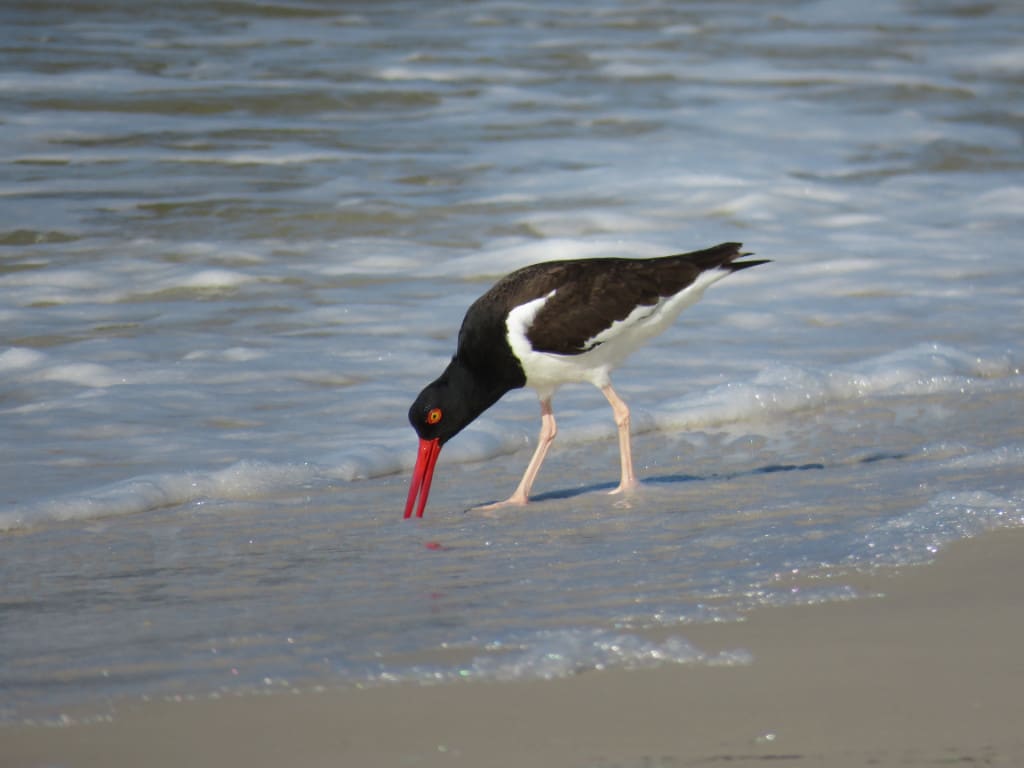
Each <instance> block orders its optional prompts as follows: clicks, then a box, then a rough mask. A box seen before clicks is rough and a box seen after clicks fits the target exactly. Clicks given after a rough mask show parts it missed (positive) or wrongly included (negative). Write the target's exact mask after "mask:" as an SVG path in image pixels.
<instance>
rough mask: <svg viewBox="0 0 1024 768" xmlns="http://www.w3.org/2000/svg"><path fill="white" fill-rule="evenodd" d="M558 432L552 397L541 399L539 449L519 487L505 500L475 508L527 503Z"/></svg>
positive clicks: (495, 507)
mask: <svg viewBox="0 0 1024 768" xmlns="http://www.w3.org/2000/svg"><path fill="white" fill-rule="evenodd" d="M556 434H558V425H557V424H555V414H554V412H553V411H552V410H551V398H547V399H546V400H541V401H540V436H539V437H538V438H537V450H535V451H534V452H533V458H532V459H530V463H529V464H528V465H527V466H526V472H524V473H523V479H522V480H520V481H519V487H518V488H516V489H515V491H514V492H513V493H512V495H511V496H509V497H508V498H507V499H505V501H499V502H496V503H494V504H484V505H483V506H479V507H473V509H474V510H479V511H486V510H489V509H497V508H499V507H509V506H522V505H523V504H526V502H527V501H529V499H530V489H531V488H532V487H533V481H534V480H535V479H536V478H537V473H538V472H539V471H540V465H541V464H543V463H544V457H545V456H547V453H548V448H550V447H551V443H552V442H553V441H554V439H555V435H556Z"/></svg>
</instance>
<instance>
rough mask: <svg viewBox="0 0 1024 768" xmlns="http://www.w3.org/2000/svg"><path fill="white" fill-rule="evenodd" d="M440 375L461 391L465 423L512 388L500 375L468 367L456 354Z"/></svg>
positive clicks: (456, 389)
mask: <svg viewBox="0 0 1024 768" xmlns="http://www.w3.org/2000/svg"><path fill="white" fill-rule="evenodd" d="M441 377H442V378H447V379H448V381H449V383H450V385H451V386H452V387H453V388H454V389H455V391H457V392H460V393H462V395H463V397H462V398H461V399H462V402H461V403H460V406H461V407H462V408H463V409H465V414H464V415H465V417H466V422H467V423H469V422H470V421H472V420H473V419H475V418H476V417H477V416H479V415H480V414H481V413H483V412H484V411H486V410H487V409H488V408H490V407H491V406H492V405H494V404H495V403H496V402H498V400H500V399H501V397H502V395H504V394H505V393H506V392H508V391H509V390H510V389H512V388H513V387H512V386H510V385H509V384H508V383H507V382H505V381H503V380H502V378H501V377H499V376H494V375H491V373H490V372H489V371H486V370H477V369H473V368H470V367H469V366H468V365H466V364H465V362H463V361H462V360H461V359H459V357H458V356H456V357H453V358H452V361H451V362H450V363H449V364H448V367H447V368H446V369H445V371H444V373H443V374H442V375H441Z"/></svg>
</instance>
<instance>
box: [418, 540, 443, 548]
mask: <svg viewBox="0 0 1024 768" xmlns="http://www.w3.org/2000/svg"><path fill="white" fill-rule="evenodd" d="M423 546H425V547H426V548H427V549H444V547H443V546H441V542H440V541H428V542H427V543H426V544H424V545H423Z"/></svg>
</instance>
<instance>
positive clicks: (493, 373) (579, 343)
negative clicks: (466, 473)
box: [405, 243, 768, 517]
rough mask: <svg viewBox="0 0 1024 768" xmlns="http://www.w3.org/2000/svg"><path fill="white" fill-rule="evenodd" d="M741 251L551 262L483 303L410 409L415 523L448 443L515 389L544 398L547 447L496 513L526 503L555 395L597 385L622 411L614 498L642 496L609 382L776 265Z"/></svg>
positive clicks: (550, 426)
mask: <svg viewBox="0 0 1024 768" xmlns="http://www.w3.org/2000/svg"><path fill="white" fill-rule="evenodd" d="M740 248H741V245H740V244H739V243H722V244H721V245H716V246H714V247H713V248H708V249H707V250H703V251H694V252H693V253H684V254H679V255H676V256H663V257H661V258H654V259H616V258H603V259H579V260H575V261H549V262H544V263H542V264H534V265H532V266H529V267H523V268H522V269H519V270H516V271H515V272H512V273H511V274H509V275H507V276H506V277H504V278H502V279H501V280H499V281H498V282H497V283H495V284H494V286H493V287H492V288H491V289H490V290H489V291H487V293H485V294H484V295H483V296H481V297H480V298H479V299H477V300H476V301H475V302H473V305H472V306H471V307H470V308H469V310H468V311H467V312H466V316H465V318H464V319H463V321H462V327H461V328H460V329H459V340H458V348H457V349H456V352H455V356H454V357H453V358H452V360H451V362H450V363H449V364H448V367H447V368H445V370H444V373H442V374H441V375H440V376H439V377H438V378H437V380H436V381H434V382H432V383H431V384H429V385H427V387H426V388H425V389H424V390H423V391H422V392H420V394H419V397H417V398H416V401H415V402H414V403H413V404H412V407H411V408H410V409H409V421H410V423H411V424H412V426H413V429H415V430H416V434H417V435H419V439H420V445H419V452H418V454H417V458H416V468H415V469H414V470H413V476H412V483H411V484H410V486H409V497H408V499H407V501H406V503H405V517H410V516H411V515H412V511H413V507H415V506H416V500H417V497H419V507H418V508H417V509H416V516H417V517H423V510H424V508H425V507H426V506H427V496H428V495H429V493H430V483H431V480H432V479H433V475H434V465H435V464H436V463H437V457H438V455H439V454H440V452H441V446H443V445H444V444H445V443H446V442H448V441H449V440H451V439H452V438H453V437H454V436H455V435H457V434H458V433H459V432H460V431H461V430H462V429H463V428H464V427H465V426H466V425H467V424H469V423H470V422H471V421H473V419H475V418H476V417H477V416H479V415H480V414H481V413H483V412H484V411H486V410H487V409H488V408H490V407H491V406H492V405H494V404H495V403H496V402H497V401H498V400H499V399H500V398H501V396H502V395H504V394H505V393H506V392H508V391H509V390H511V389H517V388H519V387H523V386H530V387H532V388H533V389H535V390H537V396H538V397H539V398H540V414H541V429H540V437H539V438H538V440H537V449H536V451H535V452H534V454H533V458H532V459H530V463H529V465H527V467H526V473H525V474H524V475H523V479H522V481H520V483H519V487H518V488H516V490H515V492H514V493H513V494H512V495H511V496H510V497H509V498H508V499H507V500H505V501H503V502H499V503H497V504H493V505H488V506H489V507H499V506H504V505H508V504H525V503H526V502H527V500H528V499H529V496H530V489H531V488H532V487H533V481H534V479H535V478H536V477H537V472H538V471H539V470H540V465H541V464H542V463H543V462H544V457H545V455H546V454H547V452H548V448H550V447H551V441H552V440H554V439H555V433H556V431H557V428H556V426H555V416H554V414H553V413H552V410H551V398H552V396H553V395H554V394H555V390H557V389H558V388H559V387H560V386H561V385H562V384H567V383H570V382H585V381H589V382H590V383H591V384H593V385H594V386H595V387H597V388H598V389H600V390H601V392H602V393H604V396H605V397H606V398H607V399H608V402H609V403H610V404H611V406H612V412H613V413H614V415H615V424H616V426H617V427H618V430H619V454H620V459H621V469H622V479H621V481H620V482H619V485H618V487H617V488H616V489H615V490H614V491H612V493H619V492H622V491H626V490H629V489H631V488H635V487H636V484H637V481H636V475H635V474H634V472H633V457H632V451H631V448H630V441H629V408H628V407H627V406H626V404H625V403H624V402H623V401H622V399H621V398H620V397H619V396H618V395H617V394H615V390H614V389H612V385H611V380H610V379H609V374H610V373H611V370H612V369H613V368H615V366H617V365H618V364H619V363H621V362H622V361H623V360H624V359H625V358H626V357H627V356H628V355H629V354H630V353H631V352H632V351H633V350H634V349H636V348H637V347H639V346H640V345H641V344H642V343H644V342H645V341H647V340H648V339H650V338H652V337H653V336H656V335H657V334H659V333H661V332H662V331H664V330H665V329H666V328H668V326H669V325H671V323H672V322H673V321H674V320H675V319H676V317H677V316H678V315H679V313H680V312H682V311H683V310H684V309H686V307H688V306H690V305H691V304H693V303H695V302H696V301H698V300H699V299H700V297H701V296H702V295H703V294H704V290H705V289H706V288H707V287H708V286H709V285H711V284H712V283H714V282H717V281H718V280H721V279H722V278H723V277H725V276H726V275H729V274H731V273H733V272H737V271H739V270H741V269H746V268H748V267H755V266H757V265H758V264H764V263H766V262H767V261H768V260H767V259H761V260H749V261H737V259H739V258H741V257H743V256H748V255H750V254H746V253H741V252H740Z"/></svg>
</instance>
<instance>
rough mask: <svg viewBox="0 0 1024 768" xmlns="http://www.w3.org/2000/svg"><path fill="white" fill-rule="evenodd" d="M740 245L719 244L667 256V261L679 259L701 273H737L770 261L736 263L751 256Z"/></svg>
mask: <svg viewBox="0 0 1024 768" xmlns="http://www.w3.org/2000/svg"><path fill="white" fill-rule="evenodd" d="M742 249H743V244H742V243H719V244H718V245H713V246H711V247H710V248H705V249H704V250H703V251H693V252H692V253H680V254H677V255H675V256H668V257H667V258H669V259H679V260H681V261H686V262H689V263H690V264H692V265H693V266H695V267H696V268H697V269H699V270H700V271H701V272H704V271H706V270H709V269H724V270H726V271H728V272H738V271H739V270H741V269H747V268H748V267H756V266H757V265H758V264H767V263H769V262H770V261H771V259H751V260H749V261H738V259H742V258H743V257H744V256H752V255H753V254H751V253H744V252H743V250H742Z"/></svg>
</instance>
